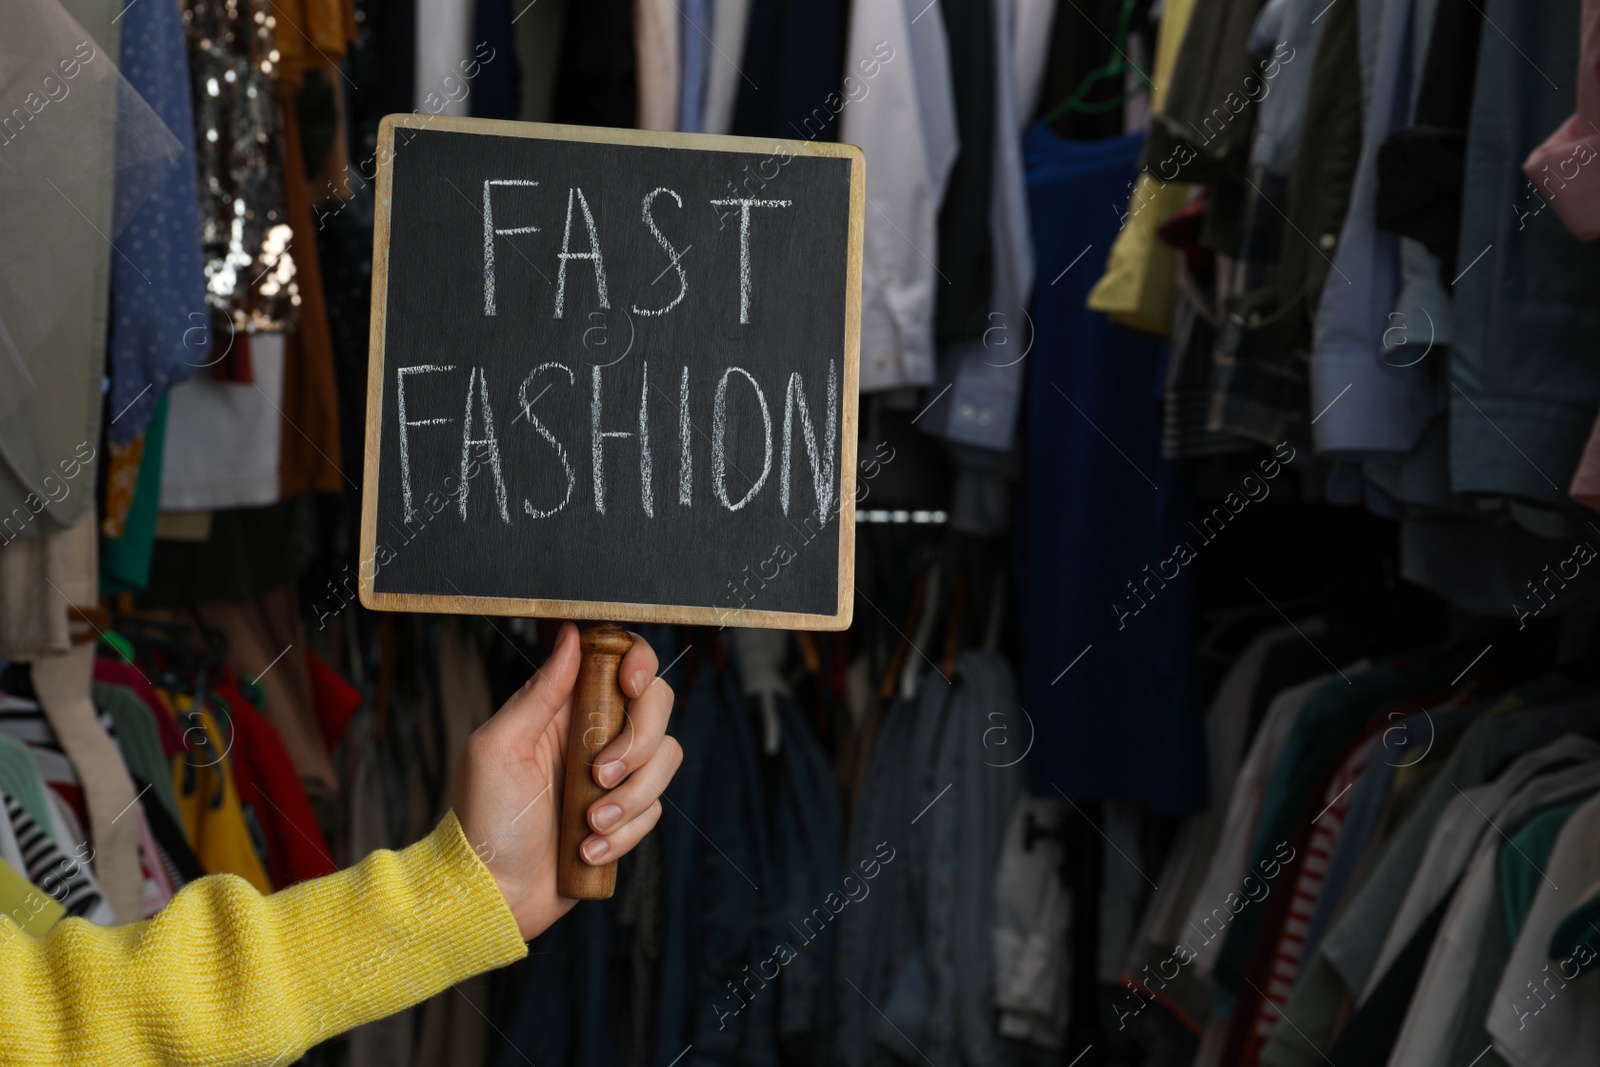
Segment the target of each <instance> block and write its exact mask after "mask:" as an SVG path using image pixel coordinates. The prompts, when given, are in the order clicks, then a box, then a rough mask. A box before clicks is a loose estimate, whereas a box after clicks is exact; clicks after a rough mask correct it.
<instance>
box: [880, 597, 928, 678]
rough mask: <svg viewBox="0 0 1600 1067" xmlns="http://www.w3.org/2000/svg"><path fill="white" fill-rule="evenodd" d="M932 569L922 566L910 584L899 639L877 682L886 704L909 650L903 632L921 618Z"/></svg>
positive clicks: (914, 627) (917, 622)
mask: <svg viewBox="0 0 1600 1067" xmlns="http://www.w3.org/2000/svg"><path fill="white" fill-rule="evenodd" d="M932 571H933V568H932V567H931V566H928V567H925V568H923V569H922V571H921V572H919V573H918V575H917V577H916V580H915V581H914V582H913V584H912V587H911V604H910V606H909V607H908V608H907V609H906V619H905V625H904V626H903V627H901V628H900V640H899V641H897V642H896V643H895V646H894V651H893V652H892V653H890V655H889V663H888V665H887V666H886V667H885V668H884V672H883V678H882V681H880V682H879V683H878V699H879V700H881V701H883V702H884V703H886V704H887V703H888V702H889V701H891V700H893V699H894V696H895V690H896V688H897V687H898V685H899V681H900V672H901V670H902V668H903V667H904V666H905V661H906V654H907V653H908V652H910V651H911V639H910V638H908V637H906V636H905V634H906V633H907V631H914V630H916V629H917V626H918V624H919V623H920V622H921V620H922V613H923V605H924V603H925V597H926V594H927V588H928V583H929V581H930V580H931V578H930V576H931V574H932Z"/></svg>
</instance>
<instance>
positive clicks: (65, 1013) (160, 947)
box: [0, 813, 527, 1067]
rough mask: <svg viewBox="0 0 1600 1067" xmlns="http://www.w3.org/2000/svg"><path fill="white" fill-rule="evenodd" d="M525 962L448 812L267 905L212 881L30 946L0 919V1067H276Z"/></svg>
mask: <svg viewBox="0 0 1600 1067" xmlns="http://www.w3.org/2000/svg"><path fill="white" fill-rule="evenodd" d="M526 953H527V946H526V945H525V944H524V943H523V941H522V935H521V934H520V933H519V932H518V930H517V922H516V919H515V918H513V917H512V915H511V910H510V909H509V908H508V907H507V906H506V903H505V898H504V897H503V896H502V895H501V894H500V889H499V887H498V886H496V885H495V881H494V878H493V876H491V875H490V874H489V871H488V869H487V868H486V867H484V865H483V863H482V862H481V861H480V860H479V859H478V856H477V854H476V853H475V852H473V850H472V846H471V845H469V844H468V843H467V839H466V837H465V836H464V835H463V834H462V831H461V824H460V823H459V822H457V821H456V817H455V815H454V813H452V814H450V815H448V816H446V817H445V819H444V821H443V822H441V823H440V824H439V826H438V828H437V829H435V830H434V832H433V833H432V834H431V835H429V836H428V837H426V838H424V839H423V840H421V841H419V842H417V843H416V844H414V845H412V846H411V847H410V848H407V849H405V850H404V851H401V852H374V853H373V854H372V855H370V856H368V857H367V858H366V859H364V860H362V861H361V862H360V863H359V864H357V865H356V866H354V867H351V868H350V869H349V870H345V871H341V872H339V873H338V874H333V875H329V876H328V877H326V878H318V879H316V880H315V881H310V882H302V883H301V884H300V885H297V886H293V887H292V888H289V889H285V890H283V891H281V892H278V893H274V894H272V895H271V896H262V895H261V894H260V893H259V892H257V891H256V890H255V889H254V888H253V887H252V886H251V885H250V884H249V883H248V882H246V881H245V880H244V879H242V878H239V877H237V876H235V875H230V874H222V875H213V876H211V877H208V878H202V879H200V880H199V881H197V882H194V883H193V884H191V885H189V886H187V887H186V888H185V889H184V890H183V891H182V892H180V893H179V894H178V895H177V896H175V897H173V898H172V901H171V902H170V903H169V904H168V905H167V906H166V907H165V908H163V909H162V911H161V913H160V914H159V915H157V916H156V917H155V918H154V919H151V920H149V921H148V922H142V923H134V924H131V925H128V926H117V927H100V926H95V925H93V924H91V923H88V922H85V921H84V920H82V919H66V920H63V921H62V922H60V923H58V924H57V925H56V926H55V928H54V929H52V930H51V931H50V933H49V934H48V935H47V936H45V937H43V938H41V939H38V940H35V939H34V938H32V937H30V936H28V935H27V934H24V933H22V932H20V931H19V930H17V929H16V927H15V926H13V925H12V924H11V923H10V922H7V921H3V920H0V996H3V997H4V998H5V1006H4V1009H3V1010H0V1064H3V1065H6V1067H9V1065H12V1064H19V1065H22V1064H28V1065H31V1064H49V1065H52V1067H54V1065H58V1064H78V1063H82V1064H95V1065H97V1067H102V1065H103V1067H121V1065H124V1064H129V1065H143V1064H217V1065H219V1067H220V1065H224V1064H226V1065H229V1067H233V1065H245V1064H288V1063H292V1062H293V1061H294V1060H295V1059H296V1058H298V1057H299V1056H300V1054H301V1053H302V1052H303V1051H304V1050H305V1049H307V1048H309V1047H310V1046H312V1045H314V1044H316V1043H318V1042H319V1041H323V1040H325V1039H327V1038H329V1037H331V1036H333V1035H334V1034H338V1033H341V1032H343V1031H345V1030H348V1029H350V1028H351V1027H354V1026H359V1025H360V1024H362V1023H366V1022H371V1021H372V1020H373V1019H379V1018H382V1017H383V1016H385V1015H390V1014H392V1013H394V1012H397V1011H400V1010H401V1009H403V1008H405V1007H408V1006H409V1005H412V1004H415V1003H418V1002H419V1001H422V1000H425V999H426V998H428V997H430V996H432V995H433V994H435V993H437V992H439V991H440V990H443V989H446V988H448V987H449V986H451V985H454V984H455V983H456V982H459V981H461V980H462V979H464V978H468V977H470V976H472V975H474V974H478V973H479V972H482V971H485V970H489V969H491V968H494V967H500V966H504V965H505V964H507V963H510V962H511V961H513V960H516V959H520V958H522V957H523V956H524V955H525V954H526Z"/></svg>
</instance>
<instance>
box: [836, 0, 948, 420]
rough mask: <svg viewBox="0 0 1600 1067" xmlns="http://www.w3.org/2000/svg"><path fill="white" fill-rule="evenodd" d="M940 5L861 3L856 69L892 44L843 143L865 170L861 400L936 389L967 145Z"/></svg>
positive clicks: (853, 35)
mask: <svg viewBox="0 0 1600 1067" xmlns="http://www.w3.org/2000/svg"><path fill="white" fill-rule="evenodd" d="M935 3H936V0H931V2H930V0H856V3H854V4H853V5H852V8H851V12H850V35H849V44H848V45H847V46H846V48H845V56H846V58H847V63H848V65H849V67H850V68H851V69H852V70H853V69H854V68H855V65H856V63H857V62H859V61H861V60H863V59H866V58H869V57H872V56H874V55H875V54H877V53H875V52H874V50H873V49H874V46H875V45H877V44H878V42H880V41H882V42H887V44H888V45H889V47H891V48H893V49H894V51H893V53H892V58H891V59H889V60H888V61H887V62H882V63H881V66H880V67H879V69H878V72H877V75H876V77H874V78H872V79H871V80H869V81H866V82H865V84H866V85H867V87H868V90H867V92H866V93H865V95H863V96H861V97H860V98H859V99H857V100H854V101H852V102H851V103H850V104H848V105H847V106H845V107H844V109H843V113H842V115H841V118H840V131H839V136H840V140H842V141H845V142H847V143H849V144H854V145H859V146H860V147H861V149H862V151H863V152H865V153H866V161H867V217H866V240H865V248H864V250H863V252H862V263H861V391H862V392H872V391H876V390H882V389H895V388H898V387H900V386H905V385H930V384H932V382H933V380H934V359H933V304H934V291H935V286H937V285H939V284H942V283H941V281H940V278H939V272H938V268H937V267H936V266H935V264H936V263H938V261H939V205H940V203H941V202H942V201H943V199H944V191H945V185H946V183H947V182H948V181H949V178H950V168H951V166H952V165H953V164H954V163H955V158H956V150H957V148H958V147H959V142H958V139H957V135H956V116H955V96H954V93H953V90H952V88H951V84H950V58H949V49H948V45H947V43H946V41H945V34H944V19H943V17H942V16H941V15H940V13H939V12H938V11H936V10H934V7H935Z"/></svg>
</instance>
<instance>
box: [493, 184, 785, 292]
mask: <svg viewBox="0 0 1600 1067" xmlns="http://www.w3.org/2000/svg"><path fill="white" fill-rule="evenodd" d="M538 184H539V183H538V182H536V181H531V180H528V179H526V178H490V179H488V180H486V181H485V182H484V183H483V313H484V314H485V315H493V314H495V305H494V240H495V238H496V237H508V236H511V235H512V234H519V233H538V232H539V227H537V226H506V227H498V226H496V225H495V224H494V189H495V187H496V186H507V185H520V186H528V187H532V186H537V185H538ZM663 195H665V196H670V197H671V198H672V201H673V203H675V204H676V205H677V206H678V208H679V209H680V210H681V209H682V208H683V197H681V196H679V195H678V194H677V193H676V192H674V191H673V190H671V189H668V188H666V187H665V186H662V187H660V188H658V189H652V190H650V191H649V192H648V193H646V194H644V201H643V202H642V203H641V204H640V206H639V214H640V217H641V218H642V219H643V221H644V224H645V226H646V227H647V228H648V229H649V230H650V236H652V237H654V238H655V239H656V242H657V243H658V244H660V245H661V247H662V249H663V250H664V251H665V252H666V254H667V267H669V268H671V269H672V270H675V271H677V273H678V295H677V296H675V297H673V298H672V299H671V300H669V301H668V302H667V303H666V305H665V306H663V307H658V308H642V307H638V306H635V307H634V308H633V312H634V314H636V315H665V314H666V313H667V312H669V311H671V310H672V309H673V308H675V307H677V306H678V304H679V303H681V302H682V301H683V298H684V297H685V296H686V295H688V292H689V275H688V274H687V273H686V272H685V271H684V269H683V263H682V259H683V256H682V253H680V252H679V251H678V250H677V249H676V248H674V247H673V244H672V242H671V241H670V240H669V239H668V238H667V235H666V234H664V233H662V232H661V227H659V226H657V225H656V219H655V203H656V198H657V197H660V196H663ZM711 203H712V204H713V205H715V206H717V207H730V208H738V209H739V321H740V322H741V323H748V322H749V321H750V209H751V208H785V207H789V206H790V205H791V204H792V203H793V201H790V200H755V199H751V198H748V197H743V198H741V197H734V198H730V199H725V200H713V201H711ZM574 207H576V208H577V209H578V211H579V212H581V213H582V218H583V228H584V230H585V231H586V233H585V237H586V239H587V243H588V246H589V247H588V248H587V249H586V250H584V251H578V252H574V251H573V250H572V220H573V208H574ZM685 251H687V249H685ZM556 258H558V259H559V260H560V261H561V266H560V267H559V268H558V269H557V274H556V313H555V318H558V319H559V318H561V317H562V315H563V313H564V312H565V311H566V305H567V264H568V263H570V262H572V261H573V260H575V259H578V260H587V261H588V262H589V263H591V264H592V265H593V266H594V281H595V286H596V287H597V288H598V289H599V290H600V306H601V307H603V308H609V307H610V306H611V297H610V295H609V294H608V293H607V292H606V263H605V254H604V253H603V252H602V251H601V248H600V234H599V233H598V232H596V230H595V225H594V213H593V212H591V211H590V210H589V200H588V198H587V197H585V196H584V195H583V190H582V189H581V188H579V187H577V186H572V187H570V188H568V189H567V222H566V225H565V226H564V227H562V230H561V251H560V253H558V254H557V257H556Z"/></svg>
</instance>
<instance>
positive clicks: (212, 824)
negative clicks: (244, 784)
mask: <svg viewBox="0 0 1600 1067" xmlns="http://www.w3.org/2000/svg"><path fill="white" fill-rule="evenodd" d="M164 695H165V694H163V696H164ZM171 703H172V706H173V710H174V715H175V716H176V718H177V720H178V726H179V728H180V729H182V730H183V739H184V742H185V743H186V744H187V745H188V747H189V750H188V751H187V752H181V753H179V754H178V755H176V756H174V757H172V791H173V792H174V793H176V794H177V796H178V815H179V817H180V818H182V819H183V828H184V830H186V831H187V832H188V835H189V844H190V846H191V847H192V848H193V849H194V856H195V859H197V860H199V861H200V866H202V867H204V868H205V869H206V872H207V873H208V874H237V875H238V876H239V877H240V878H243V879H244V880H245V881H247V882H249V883H250V884H251V885H253V886H255V887H256V888H257V889H259V890H261V892H263V893H270V892H272V879H271V877H270V876H269V875H268V874H267V868H266V864H265V862H264V861H263V860H262V858H261V856H260V854H259V853H257V852H256V846H255V842H254V840H252V839H251V837H250V826H249V824H248V823H246V822H245V819H244V806H243V805H242V804H240V803H239V791H238V790H237V789H235V788H234V785H233V764H232V762H231V759H230V757H229V756H228V744H229V739H228V738H226V737H224V736H223V733H222V730H221V729H220V728H219V727H218V726H217V720H216V719H215V718H214V717H213V716H212V714H211V712H210V711H201V712H200V713H199V714H198V715H196V714H195V712H194V699H193V698H192V697H190V696H189V695H188V694H186V693H179V694H178V695H177V696H176V697H173V698H171Z"/></svg>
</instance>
